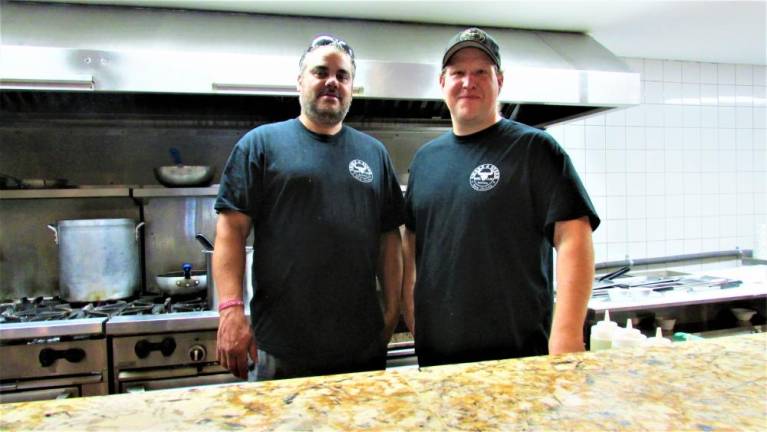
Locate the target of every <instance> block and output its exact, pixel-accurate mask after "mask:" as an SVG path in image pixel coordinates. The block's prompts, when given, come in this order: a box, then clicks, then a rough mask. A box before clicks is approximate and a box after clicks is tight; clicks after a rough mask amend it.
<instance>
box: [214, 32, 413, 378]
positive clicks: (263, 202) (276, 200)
mask: <svg viewBox="0 0 767 432" xmlns="http://www.w3.org/2000/svg"><path fill="white" fill-rule="evenodd" d="M354 73H355V58H354V51H353V50H352V49H351V47H350V46H349V45H348V44H347V43H346V42H344V41H342V40H340V39H337V38H335V37H332V36H320V37H318V38H316V39H315V40H314V41H313V42H312V43H311V45H310V46H309V48H308V49H307V50H306V51H305V52H304V54H303V55H302V56H301V59H300V61H299V75H298V82H297V88H298V92H299V101H300V105H301V113H300V115H299V116H298V118H295V119H291V120H287V121H283V122H278V123H272V124H268V125H263V126H259V127H257V128H255V129H253V130H251V131H250V132H248V133H247V134H245V136H243V137H242V138H241V139H240V141H239V142H238V143H237V144H236V146H235V148H234V150H233V151H232V154H231V155H230V157H229V161H228V162H227V165H226V168H225V169H224V172H223V175H222V178H221V186H220V190H219V194H218V197H217V199H216V202H215V209H216V211H217V212H218V213H219V216H218V221H217V225H216V243H215V253H214V256H213V274H214V277H215V283H216V287H217V289H218V296H219V299H220V301H219V302H220V304H219V315H220V321H219V330H218V347H217V350H218V359H219V361H220V362H221V364H222V366H224V367H225V368H228V369H229V370H230V371H232V373H233V374H234V375H236V376H237V377H240V378H242V379H245V378H248V375H249V374H248V357H250V360H251V361H254V362H255V365H256V366H255V370H254V371H252V372H251V374H250V378H251V379H256V380H266V379H279V378H291V377H298V376H308V375H326V374H332V373H343V372H354V371H363V370H376V369H384V368H385V366H386V344H387V342H388V340H389V337H390V336H391V333H392V332H393V330H394V327H395V325H396V323H397V321H398V319H399V299H400V293H401V288H402V255H401V240H400V233H399V226H400V225H401V224H402V222H403V199H402V192H401V190H400V186H399V182H398V181H397V178H396V176H395V173H394V169H393V166H392V163H391V161H390V159H389V155H388V153H387V151H386V149H385V148H384V146H383V144H382V143H381V142H380V141H378V140H376V139H374V138H372V137H370V136H368V135H365V134H363V133H361V132H358V131H357V130H355V129H352V128H351V127H349V126H345V125H343V120H344V118H345V117H346V114H347V112H348V111H349V106H350V105H351V101H352V82H353V80H354ZM251 228H253V232H254V240H253V267H252V279H253V300H252V301H251V304H250V305H243V301H242V280H243V273H244V263H245V254H244V251H245V246H246V245H245V242H246V238H247V237H248V235H249V233H250V230H251ZM376 275H377V276H378V278H379V281H380V284H381V287H382V290H383V293H384V311H383V312H382V311H381V307H380V303H379V300H378V295H377V294H376ZM248 306H249V307H250V311H251V322H252V326H250V325H249V324H248V321H247V318H246V316H245V313H244V310H243V309H244V307H248Z"/></svg>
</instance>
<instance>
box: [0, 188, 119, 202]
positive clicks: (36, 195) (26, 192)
mask: <svg viewBox="0 0 767 432" xmlns="http://www.w3.org/2000/svg"><path fill="white" fill-rule="evenodd" d="M130 191H131V189H130V187H128V186H119V187H110V186H104V187H79V188H71V189H18V190H0V199H46V198H47V199H50V198H115V197H130V196H131V195H130Z"/></svg>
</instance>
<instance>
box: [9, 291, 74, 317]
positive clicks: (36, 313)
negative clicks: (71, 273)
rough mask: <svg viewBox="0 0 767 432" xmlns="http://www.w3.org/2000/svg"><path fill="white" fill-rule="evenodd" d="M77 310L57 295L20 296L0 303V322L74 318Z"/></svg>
mask: <svg viewBox="0 0 767 432" xmlns="http://www.w3.org/2000/svg"><path fill="white" fill-rule="evenodd" d="M76 315H77V310H75V309H72V307H71V306H70V305H69V303H66V302H64V301H63V300H61V299H60V298H59V297H36V298H33V299H31V300H30V299H29V298H27V297H24V298H21V299H19V300H17V301H14V302H10V303H3V304H1V305H0V323H20V322H37V321H54V320H67V319H73V318H76Z"/></svg>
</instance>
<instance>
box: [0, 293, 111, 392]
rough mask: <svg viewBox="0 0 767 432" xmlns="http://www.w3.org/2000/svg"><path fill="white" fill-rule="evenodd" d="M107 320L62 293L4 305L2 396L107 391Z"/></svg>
mask: <svg viewBox="0 0 767 432" xmlns="http://www.w3.org/2000/svg"><path fill="white" fill-rule="evenodd" d="M106 320H107V318H105V317H103V316H95V315H91V314H90V313H89V312H87V311H83V310H82V309H80V308H73V307H72V306H70V305H69V304H67V303H65V302H63V301H61V300H60V299H58V298H37V299H32V300H30V299H26V298H24V299H20V300H17V301H13V302H5V303H2V304H0V359H2V360H0V361H2V368H0V401H2V402H21V401H27V400H39V399H57V398H65V397H76V396H91V395H101V394H106V393H107V392H108V389H109V377H108V374H109V372H108V366H107V365H108V358H107V343H106V336H105V334H104V322H106Z"/></svg>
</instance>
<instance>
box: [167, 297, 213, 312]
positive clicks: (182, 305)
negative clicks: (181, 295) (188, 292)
mask: <svg viewBox="0 0 767 432" xmlns="http://www.w3.org/2000/svg"><path fill="white" fill-rule="evenodd" d="M206 310H208V302H207V301H206V300H203V299H202V298H199V297H197V298H194V299H191V300H186V301H180V302H176V303H171V305H170V311H171V312H201V311H206Z"/></svg>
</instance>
